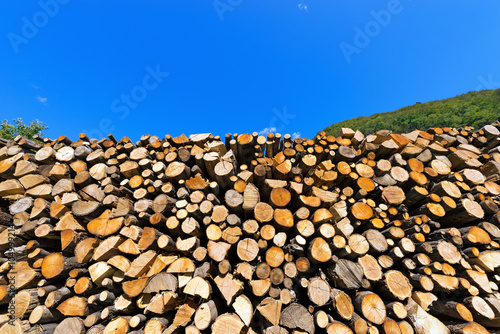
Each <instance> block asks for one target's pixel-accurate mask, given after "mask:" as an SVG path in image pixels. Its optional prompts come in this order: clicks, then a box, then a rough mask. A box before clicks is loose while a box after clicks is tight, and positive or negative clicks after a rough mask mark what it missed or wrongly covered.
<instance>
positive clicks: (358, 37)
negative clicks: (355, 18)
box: [339, 0, 404, 63]
mask: <svg viewBox="0 0 500 334" xmlns="http://www.w3.org/2000/svg"><path fill="white" fill-rule="evenodd" d="M403 9H404V8H403V5H402V4H401V1H400V0H389V2H388V3H387V6H386V9H381V10H378V11H375V10H371V11H370V16H371V17H372V18H373V20H370V21H368V22H367V23H366V24H365V25H364V27H363V28H360V27H358V26H355V27H354V32H355V35H354V39H353V41H352V43H347V42H341V43H340V45H339V47H340V50H341V51H342V54H343V55H344V58H345V60H346V61H347V63H350V62H351V61H352V58H351V57H352V56H353V55H354V54H360V53H361V51H362V50H363V49H365V48H366V47H368V45H370V43H371V42H372V40H373V39H374V38H376V37H377V36H378V35H380V33H381V32H382V30H383V28H386V27H387V26H388V25H389V24H390V23H391V22H392V19H393V17H394V16H395V15H398V14H400V13H401V12H402V11H403Z"/></svg>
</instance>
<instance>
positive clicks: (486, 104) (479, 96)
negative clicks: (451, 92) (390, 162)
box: [323, 89, 500, 136]
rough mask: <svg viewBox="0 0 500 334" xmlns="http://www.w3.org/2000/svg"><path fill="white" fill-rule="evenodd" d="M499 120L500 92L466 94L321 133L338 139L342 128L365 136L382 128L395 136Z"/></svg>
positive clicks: (356, 120) (364, 118) (341, 124)
mask: <svg viewBox="0 0 500 334" xmlns="http://www.w3.org/2000/svg"><path fill="white" fill-rule="evenodd" d="M499 118H500V89H496V90H482V91H477V92H469V93H466V94H462V95H458V96H455V97H452V98H448V99H444V100H438V101H430V102H426V103H416V104H414V105H412V106H408V107H404V108H401V109H398V110H395V111H391V112H384V113H379V114H373V115H371V116H361V117H357V118H352V119H349V120H346V121H342V122H339V123H335V124H333V125H331V126H329V127H327V128H326V129H324V130H323V131H325V132H326V133H327V134H328V135H333V136H337V135H338V134H339V132H340V129H341V128H351V129H353V130H359V131H361V132H362V133H364V134H365V135H367V134H371V133H374V132H376V131H378V130H381V129H388V130H391V131H393V132H397V133H404V132H410V131H413V130H415V129H419V130H426V129H428V128H430V127H444V126H448V127H454V128H458V127H461V126H465V125H467V126H473V127H474V128H476V129H477V128H480V127H482V126H484V125H486V124H490V123H492V122H494V121H496V120H497V119H499Z"/></svg>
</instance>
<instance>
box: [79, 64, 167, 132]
mask: <svg viewBox="0 0 500 334" xmlns="http://www.w3.org/2000/svg"><path fill="white" fill-rule="evenodd" d="M145 70H146V74H145V75H144V77H143V78H142V80H141V83H140V84H138V85H136V86H134V87H132V89H131V90H130V91H129V92H128V93H122V94H121V95H120V97H118V98H116V99H114V100H113V101H112V102H111V107H110V108H111V111H112V112H113V113H115V114H118V118H119V119H120V120H121V121H123V120H125V119H126V118H127V117H128V116H129V115H130V111H131V110H132V109H136V108H137V107H138V106H139V104H140V103H141V102H142V101H144V100H145V99H146V98H147V97H148V93H149V92H151V91H153V90H155V89H156V88H158V86H159V85H160V84H161V83H162V82H163V81H164V80H165V78H167V77H168V76H169V75H170V73H169V72H163V71H162V70H161V68H160V65H159V64H157V65H156V66H155V67H154V68H153V67H151V66H146V68H145ZM115 128H116V125H115V122H114V121H113V120H112V119H111V118H107V117H105V118H102V119H101V120H100V121H99V124H98V127H97V128H94V129H92V130H90V131H88V132H87V131H86V130H83V132H84V133H86V134H87V135H88V136H89V137H90V138H103V137H105V136H106V135H107V134H109V133H111V132H113V130H114V129H115Z"/></svg>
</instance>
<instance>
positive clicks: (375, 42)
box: [0, 0, 500, 140]
mask: <svg viewBox="0 0 500 334" xmlns="http://www.w3.org/2000/svg"><path fill="white" fill-rule="evenodd" d="M499 42H500V2H499V1H493V0H490V1H463V0H454V1H451V0H442V1H430V0H429V1H424V0H422V1H419V0H413V1H412V0H400V1H397V0H388V1H386V0H384V1H373V0H372V1H368V0H366V1H360V0H359V1H356V0H333V1H332V0H331V1H312V0H310V1H309V0H298V1H282V0H276V1H260V0H252V1H250V0H216V1H197V2H194V1H193V2H189V1H175V0H172V1H165V0H162V1H159V0H154V1H153V0H150V1H146V0H145V1H129V0H106V1H95V0H94V1H78V0H42V1H40V2H38V1H19V0H3V1H2V2H1V4H0V119H9V120H11V119H12V118H17V117H21V118H23V119H24V120H25V121H30V120H31V119H33V118H38V119H40V120H42V121H44V122H45V123H47V125H49V127H50V129H49V130H48V131H46V132H45V134H46V135H47V136H49V137H52V138H54V137H57V136H59V135H61V134H64V135H67V136H68V137H70V138H77V136H78V133H80V132H83V131H86V132H87V133H88V134H89V135H91V136H93V137H99V138H100V137H101V136H105V135H106V134H108V133H109V132H112V133H113V134H114V135H115V136H116V137H121V136H124V135H126V136H129V137H131V138H132V139H134V140H137V139H139V137H140V136H141V135H142V134H146V133H148V134H154V135H158V136H160V137H163V136H164V135H165V134H167V133H168V134H171V135H173V136H176V135H179V134H181V133H185V134H192V133H201V132H211V133H213V134H218V135H221V136H222V135H224V134H225V133H227V132H231V133H235V132H236V133H245V132H253V131H265V130H266V129H269V128H274V129H276V130H275V131H277V132H280V133H290V134H293V133H296V134H297V135H298V134H300V135H301V136H303V137H307V138H311V137H312V136H314V135H315V134H316V132H317V131H319V130H321V129H323V128H324V127H326V126H328V125H330V124H332V123H334V122H338V121H341V120H345V119H348V118H352V117H357V116H361V115H370V114H373V113H377V112H384V111H391V110H395V109H398V108H400V107H404V106H407V105H411V104H414V103H415V102H425V101H430V100H436V99H442V98H447V97H452V96H455V95H458V94H462V93H466V92H468V91H472V90H478V89H487V88H499V87H500V61H499V59H500V43H499Z"/></svg>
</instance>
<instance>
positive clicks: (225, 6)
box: [212, 0, 243, 22]
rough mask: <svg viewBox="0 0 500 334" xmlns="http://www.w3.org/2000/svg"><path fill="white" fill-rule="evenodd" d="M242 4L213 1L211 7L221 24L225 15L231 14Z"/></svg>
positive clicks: (225, 0)
mask: <svg viewBox="0 0 500 334" xmlns="http://www.w3.org/2000/svg"><path fill="white" fill-rule="evenodd" d="M242 3H243V0H214V1H213V2H212V5H213V6H214V9H215V12H216V13H217V15H218V16H219V20H220V21H221V22H223V21H224V15H225V13H226V12H232V11H233V10H234V9H235V8H236V7H238V6H239V5H241V4H242Z"/></svg>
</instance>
